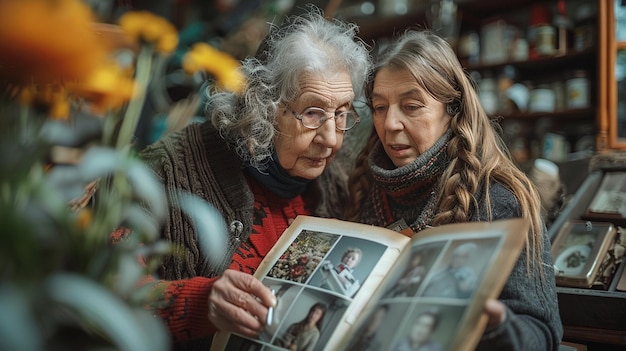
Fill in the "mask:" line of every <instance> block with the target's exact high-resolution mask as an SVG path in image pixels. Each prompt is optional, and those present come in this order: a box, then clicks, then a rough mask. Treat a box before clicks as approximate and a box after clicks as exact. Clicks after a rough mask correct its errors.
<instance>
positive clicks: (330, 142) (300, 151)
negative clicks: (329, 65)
mask: <svg viewBox="0 0 626 351" xmlns="http://www.w3.org/2000/svg"><path fill="white" fill-rule="evenodd" d="M300 84H301V91H302V94H301V95H300V96H299V97H298V99H297V100H296V101H293V102H291V103H289V104H287V105H286V106H284V107H283V108H281V109H280V110H279V116H278V119H277V120H278V125H277V130H278V133H277V134H276V138H275V140H274V145H275V147H276V153H277V154H278V161H279V162H280V165H281V166H282V167H283V168H284V169H285V170H286V171H287V172H288V173H289V174H290V175H292V176H297V177H302V178H305V179H315V178H317V177H319V176H320V175H321V174H322V172H323V171H324V169H325V168H326V166H327V165H328V163H329V162H330V161H331V160H332V158H333V157H334V156H335V154H336V153H337V151H339V149H340V148H341V144H342V143H343V132H341V131H338V130H337V129H336V128H335V120H334V119H332V118H330V119H328V120H326V122H325V123H324V124H323V125H322V126H321V127H319V128H318V129H309V128H306V127H305V126H303V125H302V123H301V122H300V121H299V120H298V119H296V117H295V116H294V114H293V112H292V111H295V113H298V114H299V113H302V111H304V110H305V109H307V108H309V107H318V108H321V109H323V110H325V111H326V112H328V115H329V116H331V114H335V113H339V112H343V111H347V110H349V109H350V108H351V106H352V101H353V100H354V91H353V89H352V81H351V80H350V74H349V72H348V71H342V72H339V73H335V74H330V75H328V74H323V75H322V74H314V73H305V74H303V75H302V76H301V77H300Z"/></svg>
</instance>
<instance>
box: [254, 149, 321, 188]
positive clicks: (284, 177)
mask: <svg viewBox="0 0 626 351" xmlns="http://www.w3.org/2000/svg"><path fill="white" fill-rule="evenodd" d="M245 170H246V173H248V174H249V175H251V176H252V177H254V179H256V180H257V181H259V183H261V184H263V185H264V186H265V187H267V188H268V189H270V190H271V191H272V192H274V193H276V195H278V196H280V197H281V198H283V199H291V198H294V197H296V196H298V195H300V194H302V193H303V192H304V191H305V190H306V187H307V185H308V184H309V183H310V180H308V179H305V178H301V177H294V176H292V175H290V174H289V173H287V171H285V170H284V169H283V167H281V166H280V164H279V163H278V155H277V154H276V152H274V153H273V154H272V157H271V158H270V161H269V162H268V164H267V169H265V170H264V171H259V170H258V169H257V168H256V167H252V166H247V167H246V168H245Z"/></svg>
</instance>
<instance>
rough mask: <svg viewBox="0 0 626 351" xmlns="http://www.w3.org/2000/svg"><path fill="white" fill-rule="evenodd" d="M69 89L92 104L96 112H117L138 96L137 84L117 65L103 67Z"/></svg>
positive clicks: (111, 64) (110, 64) (69, 86)
mask: <svg viewBox="0 0 626 351" xmlns="http://www.w3.org/2000/svg"><path fill="white" fill-rule="evenodd" d="M68 89H69V90H70V91H71V92H73V93H74V94H75V95H78V96H80V97H83V98H85V100H87V101H88V102H90V104H91V106H92V108H93V109H94V110H95V111H96V112H105V111H107V110H109V109H111V110H117V109H119V108H120V107H122V106H123V105H124V104H125V103H127V102H128V101H130V100H131V99H132V98H133V97H134V96H135V95H136V94H135V82H134V81H133V80H132V79H131V78H130V77H129V76H128V75H127V74H125V72H124V71H123V70H122V69H121V68H120V67H119V66H118V65H117V64H115V63H109V64H106V65H101V66H100V67H98V68H97V69H95V70H94V71H93V72H92V73H91V74H90V75H88V76H87V77H86V79H83V80H81V81H79V82H77V83H75V84H72V85H68Z"/></svg>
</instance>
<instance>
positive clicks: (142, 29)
mask: <svg viewBox="0 0 626 351" xmlns="http://www.w3.org/2000/svg"><path fill="white" fill-rule="evenodd" d="M119 25H120V27H122V29H123V30H124V31H125V32H126V33H127V34H128V35H129V36H130V37H132V38H134V39H135V40H138V41H139V40H141V41H144V42H147V43H152V44H154V45H155V47H156V50H157V51H158V52H160V53H163V54H168V53H171V52H172V51H174V49H176V46H177V45H178V32H177V31H176V28H175V27H174V25H172V24H171V23H170V22H168V21H167V20H166V19H165V18H163V17H160V16H157V15H155V14H153V13H151V12H148V11H132V12H127V13H125V14H124V15H122V17H121V18H120V20H119Z"/></svg>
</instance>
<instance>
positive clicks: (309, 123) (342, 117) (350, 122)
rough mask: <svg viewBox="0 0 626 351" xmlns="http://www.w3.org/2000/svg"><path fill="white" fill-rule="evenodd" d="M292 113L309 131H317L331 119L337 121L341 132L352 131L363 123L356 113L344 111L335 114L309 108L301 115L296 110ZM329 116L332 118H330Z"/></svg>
mask: <svg viewBox="0 0 626 351" xmlns="http://www.w3.org/2000/svg"><path fill="white" fill-rule="evenodd" d="M291 113H293V115H294V117H296V119H299V120H300V122H302V125H303V126H305V127H306V128H309V129H317V128H319V127H321V126H322V125H323V124H324V123H325V122H326V121H327V120H329V119H331V118H334V119H335V128H337V130H341V131H346V130H349V129H352V128H353V127H354V126H355V125H356V124H357V123H359V122H361V119H360V118H359V116H358V115H357V114H356V112H354V111H343V112H339V113H334V114H333V113H330V112H326V111H324V110H323V109H321V108H319V107H307V108H306V109H305V110H304V111H302V113H300V114H298V113H296V111H294V110H291ZM329 114H331V115H332V117H328V115H329Z"/></svg>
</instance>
